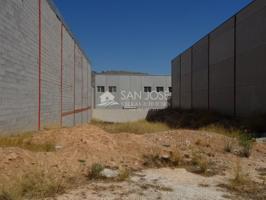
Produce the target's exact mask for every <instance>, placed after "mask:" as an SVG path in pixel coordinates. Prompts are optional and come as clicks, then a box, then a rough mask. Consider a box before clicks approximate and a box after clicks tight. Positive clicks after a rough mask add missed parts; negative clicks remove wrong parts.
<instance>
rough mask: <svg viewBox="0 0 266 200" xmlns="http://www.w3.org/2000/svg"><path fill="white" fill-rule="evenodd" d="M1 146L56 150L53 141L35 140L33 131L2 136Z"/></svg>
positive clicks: (44, 150) (43, 150) (39, 150)
mask: <svg viewBox="0 0 266 200" xmlns="http://www.w3.org/2000/svg"><path fill="white" fill-rule="evenodd" d="M0 147H18V148H22V149H26V150H29V151H34V152H51V151H55V144H54V143H53V142H44V143H35V142H33V133H24V134H21V135H14V136H0Z"/></svg>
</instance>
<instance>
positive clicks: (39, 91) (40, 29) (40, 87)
mask: <svg viewBox="0 0 266 200" xmlns="http://www.w3.org/2000/svg"><path fill="white" fill-rule="evenodd" d="M38 29H39V30H38V31H39V36H38V37H39V44H38V46H39V50H38V53H39V55H38V65H39V66H38V67H39V69H38V76H39V77H38V81H39V84H38V130H40V129H41V95H42V91H41V89H42V79H41V78H42V74H41V73H42V0H39V28H38Z"/></svg>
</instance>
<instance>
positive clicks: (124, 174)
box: [117, 167, 131, 181]
mask: <svg viewBox="0 0 266 200" xmlns="http://www.w3.org/2000/svg"><path fill="white" fill-rule="evenodd" d="M130 173H131V171H130V169H129V168H127V167H119V172H118V177H117V180H118V181H125V180H128V179H129V176H130Z"/></svg>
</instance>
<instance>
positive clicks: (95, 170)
mask: <svg viewBox="0 0 266 200" xmlns="http://www.w3.org/2000/svg"><path fill="white" fill-rule="evenodd" d="M103 170H104V167H103V166H102V165H101V164H99V163H95V164H93V165H92V166H91V169H90V171H89V174H88V177H89V179H101V178H103V177H102V176H101V171H103Z"/></svg>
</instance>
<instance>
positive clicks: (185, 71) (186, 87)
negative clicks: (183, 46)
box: [180, 49, 192, 109]
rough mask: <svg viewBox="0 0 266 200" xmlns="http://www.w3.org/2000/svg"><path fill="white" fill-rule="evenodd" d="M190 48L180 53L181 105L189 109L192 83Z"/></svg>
mask: <svg viewBox="0 0 266 200" xmlns="http://www.w3.org/2000/svg"><path fill="white" fill-rule="evenodd" d="M191 58H192V49H188V50H186V51H185V52H184V53H183V54H181V79H180V80H181V87H180V90H181V91H180V95H181V100H180V101H181V102H180V104H181V107H182V108H184V109H191V102H192V101H191V100H192V92H191V91H192V90H191V89H192V85H191V83H192V82H191V77H192V76H191V75H192V73H191V72H192V71H191V64H192V59H191Z"/></svg>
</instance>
